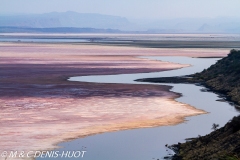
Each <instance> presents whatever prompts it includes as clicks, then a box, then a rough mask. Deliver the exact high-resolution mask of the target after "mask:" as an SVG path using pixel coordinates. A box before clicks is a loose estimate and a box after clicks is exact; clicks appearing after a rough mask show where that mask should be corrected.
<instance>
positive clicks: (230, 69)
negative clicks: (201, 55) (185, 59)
mask: <svg viewBox="0 0 240 160" xmlns="http://www.w3.org/2000/svg"><path fill="white" fill-rule="evenodd" d="M192 81H203V82H204V83H205V84H206V85H207V87H210V88H211V89H213V90H214V91H217V92H221V93H224V94H226V95H227V97H228V98H229V99H230V100H232V101H234V102H236V103H238V104H240V51H237V50H231V51H230V53H229V54H228V56H227V57H225V58H223V59H221V60H219V61H218V62H217V63H216V64H215V65H212V66H211V67H210V68H208V69H206V70H204V71H202V72H201V73H196V74H194V75H193V79H192Z"/></svg>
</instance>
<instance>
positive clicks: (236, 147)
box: [137, 50, 240, 160]
mask: <svg viewBox="0 0 240 160" xmlns="http://www.w3.org/2000/svg"><path fill="white" fill-rule="evenodd" d="M186 77H188V78H186ZM189 77H191V78H189ZM137 81H144V82H154V83H201V84H203V85H205V86H206V87H208V88H210V89H211V90H213V91H215V92H217V93H222V94H224V95H226V97H227V98H228V100H231V101H234V102H235V103H236V104H238V105H240V51H237V50H231V51H230V53H229V54H228V56H227V57H225V58H223V59H221V60H219V61H218V62H217V63H216V64H214V65H212V66H211V67H209V68H208V69H205V70H203V71H202V72H200V73H196V74H193V75H188V76H184V77H163V78H147V79H139V80H137ZM223 116H224V115H223ZM213 130H215V131H213V132H212V133H210V134H208V135H206V136H202V137H201V136H199V137H198V138H195V139H193V140H191V141H188V142H186V143H182V144H181V143H179V144H177V145H172V146H171V147H170V148H171V149H172V150H174V151H175V153H176V155H174V157H171V159H173V160H238V159H240V116H238V117H234V118H233V119H232V120H230V121H229V122H228V123H227V124H226V125H225V126H224V127H222V128H220V129H217V126H216V125H215V126H214V125H213Z"/></svg>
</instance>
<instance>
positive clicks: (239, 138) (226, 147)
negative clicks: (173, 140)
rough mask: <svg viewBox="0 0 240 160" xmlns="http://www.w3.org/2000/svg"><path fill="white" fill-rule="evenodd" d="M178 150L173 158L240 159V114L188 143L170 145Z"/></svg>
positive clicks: (184, 159) (195, 159) (175, 159)
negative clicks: (220, 126)
mask: <svg viewBox="0 0 240 160" xmlns="http://www.w3.org/2000/svg"><path fill="white" fill-rule="evenodd" d="M170 148H171V149H173V150H175V151H176V153H177V154H176V155H175V156H174V157H173V158H172V160H238V159H240V116H238V117H234V118H233V119H232V120H231V121H229V122H228V123H227V124H226V125H225V126H224V127H222V128H220V129H218V130H216V131H214V132H212V133H210V134H208V135H206V136H202V137H198V138H196V139H194V140H192V141H189V142H186V143H182V144H181V143H179V144H177V145H173V146H171V147H170Z"/></svg>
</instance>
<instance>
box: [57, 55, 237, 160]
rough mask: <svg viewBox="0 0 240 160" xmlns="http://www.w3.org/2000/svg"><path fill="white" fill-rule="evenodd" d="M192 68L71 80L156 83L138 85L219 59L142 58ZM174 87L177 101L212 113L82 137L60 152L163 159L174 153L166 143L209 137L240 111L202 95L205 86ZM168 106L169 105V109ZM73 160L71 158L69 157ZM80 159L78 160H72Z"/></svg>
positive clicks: (98, 158) (92, 159)
mask: <svg viewBox="0 0 240 160" xmlns="http://www.w3.org/2000/svg"><path fill="white" fill-rule="evenodd" d="M142 58H150V59H155V60H156V59H157V60H164V61H171V62H178V63H183V64H191V65H192V66H190V67H187V68H182V69H177V70H172V71H165V72H154V73H140V74H120V75H106V76H83V77H71V78H69V80H71V81H87V82H93V83H128V84H150V85H161V84H152V83H145V82H135V81H133V80H135V79H138V78H149V77H162V76H165V77H166V76H179V75H187V74H192V73H195V72H199V71H202V70H203V69H204V68H208V67H209V66H210V65H212V64H214V63H215V62H216V61H217V60H218V59H205V58H204V59H201V58H188V57H142ZM165 85H170V86H173V88H172V91H173V92H178V93H181V94H182V96H181V97H180V98H177V99H176V100H177V101H179V102H182V103H186V104H190V105H192V106H194V107H196V108H198V109H202V110H205V111H206V112H208V114H203V115H199V116H193V117H187V118H186V121H185V122H184V123H181V124H178V125H175V126H162V127H154V128H143V129H132V130H125V131H118V132H109V133H103V134H97V135H92V136H88V137H84V138H79V139H76V140H73V141H69V142H64V143H60V144H59V146H61V147H62V148H60V149H57V150H58V151H69V150H83V149H84V150H86V151H87V153H86V154H85V156H84V158H82V159H85V160H152V159H163V157H164V156H167V155H168V154H172V151H170V150H168V149H167V148H166V147H165V144H176V143H178V142H184V140H185V139H186V138H190V137H197V136H198V135H206V134H208V133H210V132H211V127H212V124H213V123H217V124H219V125H220V127H221V126H223V125H224V124H225V123H226V122H228V121H229V120H230V119H231V118H232V117H233V116H236V115H238V114H239V112H238V111H237V110H236V109H235V108H234V107H233V106H231V105H230V104H228V103H227V102H219V101H216V100H217V99H219V97H218V95H216V94H214V93H211V92H202V91H200V90H201V89H203V87H201V86H196V85H193V84H165ZM166 107H167V106H166ZM55 159H56V158H55ZM68 159H70V158H68ZM72 159H76V158H72Z"/></svg>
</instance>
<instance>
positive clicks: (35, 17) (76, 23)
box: [0, 11, 130, 29]
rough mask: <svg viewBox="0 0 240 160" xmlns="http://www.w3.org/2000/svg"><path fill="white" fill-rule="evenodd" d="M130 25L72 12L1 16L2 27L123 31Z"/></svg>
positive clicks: (122, 20) (116, 18) (110, 17)
mask: <svg viewBox="0 0 240 160" xmlns="http://www.w3.org/2000/svg"><path fill="white" fill-rule="evenodd" d="M129 24H130V22H129V21H128V20H127V19H126V18H124V17H119V16H110V15H102V14H94V13H77V12H71V11H68V12H63V13H59V12H51V13H45V14H30V15H16V16H13V15H9V16H0V26H1V27H25V28H58V27H74V28H97V29H109V28H111V29H121V28H123V27H125V26H127V25H129Z"/></svg>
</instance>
